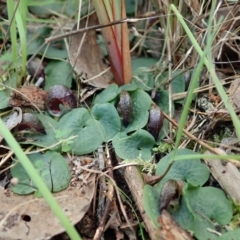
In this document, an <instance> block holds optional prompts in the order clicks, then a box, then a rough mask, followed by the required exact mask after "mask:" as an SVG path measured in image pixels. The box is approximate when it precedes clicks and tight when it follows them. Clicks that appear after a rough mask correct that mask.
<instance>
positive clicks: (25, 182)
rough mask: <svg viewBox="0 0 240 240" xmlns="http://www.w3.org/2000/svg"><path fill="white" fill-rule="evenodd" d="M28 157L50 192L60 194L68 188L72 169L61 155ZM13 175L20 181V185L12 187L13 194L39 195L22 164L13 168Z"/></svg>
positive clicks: (48, 153)
mask: <svg viewBox="0 0 240 240" xmlns="http://www.w3.org/2000/svg"><path fill="white" fill-rule="evenodd" d="M28 157H29V160H30V161H31V163H32V164H33V165H34V166H35V168H36V170H37V171H38V173H39V175H40V176H41V178H42V179H43V181H44V183H45V184H46V186H47V187H48V189H49V190H50V191H52V192H59V191H61V190H63V189H65V188H66V187H67V186H68V184H69V182H70V179H71V174H70V168H69V166H68V163H67V161H66V159H64V158H63V157H62V155H61V154H59V153H57V152H52V151H49V152H46V153H44V154H41V153H34V154H30V155H29V156H28ZM11 174H12V177H16V178H18V180H19V184H17V185H16V186H12V187H11V189H12V191H13V192H15V193H17V194H29V193H31V192H34V191H36V193H37V194H39V193H38V190H37V189H36V186H35V185H34V183H33V181H32V179H31V178H30V177H29V176H28V174H27V172H26V171H25V169H24V168H23V166H22V164H20V163H17V164H16V165H15V166H14V167H12V168H11Z"/></svg>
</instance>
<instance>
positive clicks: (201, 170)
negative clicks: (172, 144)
mask: <svg viewBox="0 0 240 240" xmlns="http://www.w3.org/2000/svg"><path fill="white" fill-rule="evenodd" d="M173 154H174V152H171V153H169V154H168V155H166V156H165V157H163V158H162V159H161V161H160V162H159V163H158V164H157V168H156V175H162V174H163V173H164V172H165V171H166V169H167V168H168V166H169V164H170V163H172V160H173V157H174V156H173ZM195 154H197V153H196V152H193V151H192V150H189V149H178V150H177V151H176V156H187V155H195ZM208 178H209V170H208V168H207V167H206V165H204V164H202V163H201V161H200V159H190V160H181V161H175V162H173V164H172V166H171V168H170V170H169V171H168V173H167V174H166V176H165V177H164V178H163V179H162V181H161V182H160V184H159V188H161V186H162V185H163V184H164V182H165V181H167V180H168V179H175V180H183V181H186V182H188V183H190V184H192V185H193V186H202V185H203V184H204V183H205V182H206V181H207V180H208Z"/></svg>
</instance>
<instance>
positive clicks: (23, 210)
mask: <svg viewBox="0 0 240 240" xmlns="http://www.w3.org/2000/svg"><path fill="white" fill-rule="evenodd" d="M83 190H84V193H82V192H80V190H79V187H69V188H67V189H66V190H64V191H62V192H59V193H56V194H53V195H54V197H55V198H56V200H57V201H58V203H59V205H60V206H61V207H62V209H63V211H64V212H65V214H66V215H67V217H68V218H69V219H70V221H71V223H72V224H76V223H77V222H79V221H80V220H81V219H82V218H83V216H84V215H85V213H86V212H87V211H88V208H89V206H90V204H91V201H92V198H93V195H94V192H95V175H93V174H92V175H91V176H90V177H89V179H88V184H87V185H86V186H84V189H83ZM0 206H1V208H0V239H4V240H8V239H9V240H10V239H24V240H28V239H29V240H33V239H34V240H40V239H50V238H51V237H53V236H54V235H56V234H59V233H61V232H63V231H64V229H63V227H62V225H61V224H60V222H59V220H58V219H57V217H56V216H55V215H54V214H53V212H52V211H51V210H50V208H49V206H48V204H47V203H46V202H45V200H44V199H43V198H40V199H38V198H36V197H35V196H34V195H28V196H20V195H16V194H14V193H10V194H8V195H6V194H5V193H4V191H3V190H1V191H0Z"/></svg>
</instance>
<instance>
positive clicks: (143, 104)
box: [125, 89, 152, 132]
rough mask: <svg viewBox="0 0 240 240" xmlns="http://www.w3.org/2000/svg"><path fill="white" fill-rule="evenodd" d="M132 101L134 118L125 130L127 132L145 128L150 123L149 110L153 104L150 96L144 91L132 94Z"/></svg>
mask: <svg viewBox="0 0 240 240" xmlns="http://www.w3.org/2000/svg"><path fill="white" fill-rule="evenodd" d="M130 95H131V99H132V118H131V121H130V123H129V125H128V126H127V128H126V129H125V131H126V132H132V131H135V130H138V129H141V128H143V127H144V126H145V125H146V124H147V122H148V116H149V112H148V110H149V108H150V106H151V103H152V99H151V98H150V96H149V95H148V94H147V93H146V92H144V91H143V90H140V89H138V90H136V91H134V92H130Z"/></svg>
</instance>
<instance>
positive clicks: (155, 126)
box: [147, 104, 164, 140]
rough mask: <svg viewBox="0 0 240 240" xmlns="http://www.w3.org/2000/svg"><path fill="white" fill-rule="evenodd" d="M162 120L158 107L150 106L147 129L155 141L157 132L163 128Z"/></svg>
mask: <svg viewBox="0 0 240 240" xmlns="http://www.w3.org/2000/svg"><path fill="white" fill-rule="evenodd" d="M163 120H164V116H163V113H162V110H161V109H160V107H158V106H157V105H156V104H152V106H151V108H150V111H149V119H148V124H147V129H148V131H149V133H151V134H152V136H153V137H154V138H155V140H157V139H158V135H159V132H160V130H161V128H162V126H163Z"/></svg>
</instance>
